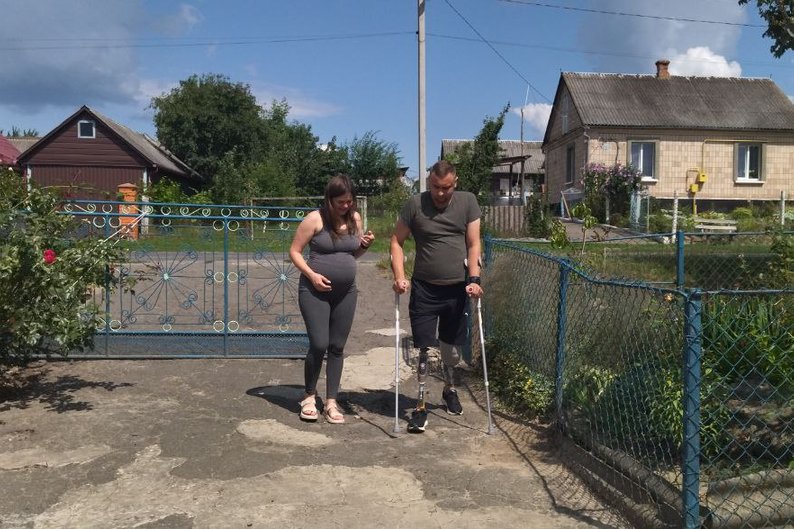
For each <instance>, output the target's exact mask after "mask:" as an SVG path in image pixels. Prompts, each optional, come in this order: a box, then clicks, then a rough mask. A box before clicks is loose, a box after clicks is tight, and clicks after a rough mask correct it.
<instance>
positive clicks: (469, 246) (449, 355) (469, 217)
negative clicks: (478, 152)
mask: <svg viewBox="0 0 794 529" xmlns="http://www.w3.org/2000/svg"><path fill="white" fill-rule="evenodd" d="M457 180H458V179H457V175H456V173H455V167H454V166H453V165H452V164H450V163H449V162H447V161H443V160H442V161H440V162H438V163H436V164H435V165H434V166H433V167H432V168H431V170H430V175H429V181H428V188H429V189H428V191H426V192H424V193H421V194H419V195H414V196H412V197H411V198H410V199H409V200H408V202H406V204H405V205H404V206H403V209H402V211H401V212H400V218H399V220H398V221H397V225H396V227H395V229H394V234H393V235H392V238H391V255H392V260H391V263H392V272H393V274H394V284H393V289H394V291H395V292H396V293H398V294H403V293H405V292H407V291H408V289H409V287H410V289H411V297H410V302H409V305H408V310H409V316H410V320H411V331H412V334H413V341H414V347H417V348H418V349H419V366H418V378H419V395H418V399H417V400H418V402H417V406H416V409H415V410H414V411H413V413H412V416H411V420H410V421H409V423H408V431H409V432H423V431H424V430H425V428H426V426H427V407H426V402H425V382H426V379H427V371H428V356H429V354H428V350H429V348H430V347H438V348H439V350H440V352H441V361H442V363H443V370H444V381H445V385H444V391H443V392H442V398H443V400H444V403H445V406H446V410H447V413H450V414H453V415H460V414H461V413H463V408H462V407H461V405H460V400H459V399H458V394H457V390H456V388H455V386H457V385H458V384H459V383H460V380H459V373H458V372H457V370H456V369H455V366H456V365H457V364H458V363H459V362H460V358H461V351H462V349H463V345H464V344H465V342H466V314H467V311H468V307H469V297H473V298H479V297H481V296H482V288H481V287H480V265H479V256H480V248H481V246H480V216H481V212H480V207H479V205H478V204H477V199H476V197H475V196H474V195H473V194H472V193H468V192H463V191H455V186H456V184H457ZM410 235H412V236H413V238H414V240H415V242H416V260H415V264H414V273H413V275H412V278H411V281H410V284H409V282H408V280H407V279H406V278H405V269H404V252H403V244H404V243H405V240H406V239H407V238H408V237H409V236H410ZM436 331H438V334H436Z"/></svg>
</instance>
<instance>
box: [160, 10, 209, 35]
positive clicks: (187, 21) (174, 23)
mask: <svg viewBox="0 0 794 529" xmlns="http://www.w3.org/2000/svg"><path fill="white" fill-rule="evenodd" d="M203 21H204V16H203V15H202V14H201V12H199V10H198V9H197V8H195V7H194V6H192V5H189V4H181V5H180V6H179V10H178V11H177V12H176V13H171V14H166V15H163V16H160V17H159V18H158V19H157V21H156V22H155V24H154V29H155V30H157V31H159V32H160V33H162V34H163V35H168V36H171V37H178V36H181V35H185V34H186V33H189V32H190V30H192V29H193V28H194V27H195V26H197V25H198V24H200V23H201V22H203Z"/></svg>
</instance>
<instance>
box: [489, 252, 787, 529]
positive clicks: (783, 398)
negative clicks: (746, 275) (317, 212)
mask: <svg viewBox="0 0 794 529" xmlns="http://www.w3.org/2000/svg"><path fill="white" fill-rule="evenodd" d="M657 246H662V245H658V244H657ZM672 246H673V247H674V248H675V245H672ZM627 252H628V250H627ZM602 253H603V249H602ZM629 253H630V252H629ZM678 255H681V256H682V257H681V258H679V257H678ZM688 256H689V254H688V253H686V252H684V253H683V254H677V252H676V251H673V252H672V257H671V255H670V252H669V251H666V253H665V254H664V260H665V262H666V263H668V266H669V265H671V264H672V266H673V270H672V271H669V270H668V271H667V272H666V273H667V276H668V279H669V278H672V281H671V283H672V284H671V285H670V286H658V285H651V284H650V283H648V282H646V281H643V282H638V281H627V280H614V279H605V277H606V276H605V275H604V274H603V273H602V272H598V273H594V267H593V266H592V263H588V265H586V266H582V265H580V264H578V263H576V262H574V261H572V260H571V259H569V258H566V257H561V256H553V255H551V254H548V253H544V252H542V251H539V250H537V249H531V248H527V247H526V246H523V245H521V244H519V243H516V242H507V241H498V240H491V239H489V240H487V241H486V269H485V270H486V271H485V274H484V280H485V282H486V303H485V307H486V309H487V311H486V314H487V329H486V336H487V338H488V342H489V367H491V365H492V366H493V367H491V370H492V371H493V372H494V374H493V381H492V387H493V388H494V392H495V393H496V394H497V395H498V396H499V397H500V399H501V400H502V402H504V403H506V404H507V405H510V406H512V407H514V408H520V409H523V410H524V411H529V412H532V413H536V414H550V415H551V416H552V417H553V418H554V420H555V423H556V424H557V425H558V427H559V429H560V431H561V432H562V435H563V436H564V437H563V439H564V440H566V442H570V441H572V442H573V443H571V444H573V446H575V447H576V450H575V451H574V452H572V453H571V457H570V458H567V460H568V462H569V464H571V465H572V466H573V467H574V468H575V469H576V470H577V471H578V472H579V473H580V475H582V476H584V477H585V479H586V480H587V481H588V482H589V483H591V484H592V485H594V486H595V487H596V488H598V489H599V490H600V491H601V492H603V493H604V494H605V495H606V496H607V497H608V498H609V499H610V500H612V501H613V502H614V503H616V504H619V505H620V506H622V507H624V509H623V510H624V512H625V513H626V514H627V516H628V517H629V518H630V519H631V520H632V521H633V522H634V523H635V525H637V526H638V527H670V528H681V527H685V528H696V527H701V526H704V527H720V528H728V527H737V528H738V527H743V528H744V527H746V528H755V527H778V526H786V524H791V523H792V522H794V518H792V505H794V421H792V419H793V418H794V389H793V388H792V384H793V382H792V381H794V290H783V289H778V290H765V291H762V290H746V291H739V290H731V291H728V290H706V289H702V290H701V289H695V288H685V287H686V286H693V285H692V281H694V280H688V281H683V282H682V281H681V275H682V273H683V274H684V277H689V276H687V275H686V270H687V269H688V268H689V267H690V266H692V267H694V266H696V265H694V264H692V263H691V262H690V261H689V260H688V259H689V257H688ZM603 259H604V261H614V259H612V258H611V257H607V258H603ZM632 259H636V260H637V261H638V262H640V263H641V262H643V260H644V261H645V262H648V261H649V258H648V256H647V255H645V257H636V256H634V257H632ZM681 259H683V264H682V263H681ZM767 264H768V265H769V261H767ZM660 267H661V265H660ZM712 267H713V265H712ZM623 271H624V272H625V269H624V270H623ZM620 275H621V276H622V277H628V276H629V275H630V274H627V273H623V274H620Z"/></svg>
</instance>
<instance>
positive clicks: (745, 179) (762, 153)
mask: <svg viewBox="0 0 794 529" xmlns="http://www.w3.org/2000/svg"><path fill="white" fill-rule="evenodd" d="M742 147H756V148H757V149H758V164H757V165H758V167H757V173H758V176H756V177H752V176H747V174H748V171H749V169H750V168H749V167H748V165H749V163H750V161H751V160H752V158H751V157H750V156H747V155H746V154H745V163H744V164H743V165H744V166H745V167H744V169H743V175H742V176H740V174H739V167H740V165H741V164H740V156H741V150H742ZM745 152H749V149H747V150H746V151H745ZM765 161H766V148H765V145H764V144H763V143H762V142H760V141H758V142H754V141H737V142H736V143H735V144H734V152H733V181H734V182H736V183H737V184H761V183H763V182H764V177H765V176H766V175H765V173H766V171H765V167H764V164H765Z"/></svg>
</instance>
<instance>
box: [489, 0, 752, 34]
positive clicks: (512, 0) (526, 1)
mask: <svg viewBox="0 0 794 529" xmlns="http://www.w3.org/2000/svg"><path fill="white" fill-rule="evenodd" d="M498 1H499V2H504V3H506V4H519V5H525V6H535V7H548V8H550V9H563V10H566V11H579V12H582V13H595V14H599V15H617V16H622V17H637V18H651V19H654V20H668V21H671V22H692V23H695V24H719V25H723V26H739V27H744V28H766V26H763V25H760V24H743V23H740V22H726V21H724V20H704V19H698V18H683V17H665V16H659V15H643V14H641V13H626V12H623V11H605V10H602V9H588V8H586V7H571V6H561V5H557V4H546V3H543V2H532V1H530V0H498Z"/></svg>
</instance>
